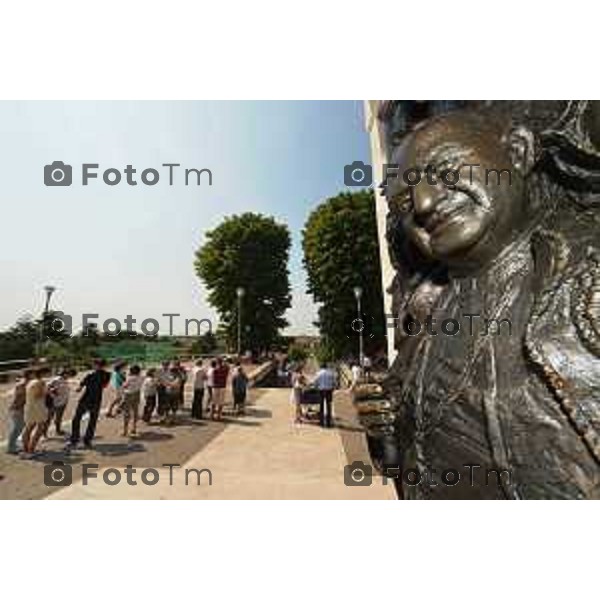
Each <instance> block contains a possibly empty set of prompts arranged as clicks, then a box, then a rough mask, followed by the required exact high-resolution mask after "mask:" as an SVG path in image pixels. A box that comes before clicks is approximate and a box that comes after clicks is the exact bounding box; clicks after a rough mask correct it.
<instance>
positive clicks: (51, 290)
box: [36, 285, 56, 359]
mask: <svg viewBox="0 0 600 600" xmlns="http://www.w3.org/2000/svg"><path fill="white" fill-rule="evenodd" d="M55 291H56V288H55V287H54V286H53V285H45V286H44V292H46V302H45V304H44V312H43V313H42V321H41V323H40V327H39V329H38V341H37V350H36V358H38V359H39V357H40V354H41V352H42V334H43V328H44V324H45V322H46V316H47V315H48V311H49V310H50V298H52V294H53V293H54V292H55Z"/></svg>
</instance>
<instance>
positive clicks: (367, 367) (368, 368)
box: [362, 355, 372, 382]
mask: <svg viewBox="0 0 600 600" xmlns="http://www.w3.org/2000/svg"><path fill="white" fill-rule="evenodd" d="M362 366H363V371H364V372H365V380H366V381H367V382H369V381H370V380H371V366H372V363H371V359H370V358H369V357H368V356H366V355H365V356H363V364H362Z"/></svg>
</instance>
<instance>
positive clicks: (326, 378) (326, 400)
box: [312, 363, 337, 427]
mask: <svg viewBox="0 0 600 600" xmlns="http://www.w3.org/2000/svg"><path fill="white" fill-rule="evenodd" d="M312 385H313V386H314V387H316V388H317V389H318V390H319V393H320V395H321V407H320V411H319V421H320V423H321V427H333V418H332V413H331V410H332V403H333V390H334V389H335V388H336V387H337V377H336V374H335V372H334V371H333V369H331V368H329V366H328V365H327V364H325V363H323V364H322V365H321V368H320V369H319V371H318V372H317V375H316V376H315V378H314V380H313V382H312Z"/></svg>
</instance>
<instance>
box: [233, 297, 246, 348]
mask: <svg viewBox="0 0 600 600" xmlns="http://www.w3.org/2000/svg"><path fill="white" fill-rule="evenodd" d="M235 293H236V294H237V303H238V306H237V309H238V310H237V354H238V356H241V354H242V298H243V296H244V293H245V290H244V288H243V287H239V288H237V289H236V290H235Z"/></svg>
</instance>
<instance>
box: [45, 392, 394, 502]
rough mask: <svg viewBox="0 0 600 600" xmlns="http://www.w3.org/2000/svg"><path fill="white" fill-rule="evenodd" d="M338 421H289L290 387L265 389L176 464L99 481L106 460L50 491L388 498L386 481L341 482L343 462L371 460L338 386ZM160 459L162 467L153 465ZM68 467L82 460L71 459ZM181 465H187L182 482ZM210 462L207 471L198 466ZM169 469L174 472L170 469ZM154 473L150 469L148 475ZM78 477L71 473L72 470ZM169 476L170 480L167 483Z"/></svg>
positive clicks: (108, 495)
mask: <svg viewBox="0 0 600 600" xmlns="http://www.w3.org/2000/svg"><path fill="white" fill-rule="evenodd" d="M336 396H337V399H336V405H337V407H336V408H338V413H337V417H338V418H337V421H336V428H334V429H329V430H327V429H321V428H319V427H317V426H315V425H312V424H301V425H295V424H293V423H292V422H291V412H292V411H291V406H290V403H289V390H287V389H269V390H264V391H263V392H262V393H260V394H259V395H258V398H257V400H256V403H255V405H254V406H251V407H249V409H248V415H247V416H246V417H243V418H241V419H239V421H237V426H235V427H227V428H225V429H224V430H223V431H222V432H221V433H219V435H217V436H216V437H214V438H213V439H212V440H211V441H210V442H209V443H208V444H207V445H205V446H204V447H203V448H202V449H201V450H200V451H198V452H197V453H196V454H194V455H193V456H192V457H191V458H189V459H188V460H187V461H186V462H185V463H184V464H182V465H181V467H173V468H172V469H169V468H168V467H161V465H156V464H148V465H147V466H146V467H144V466H140V465H139V464H138V465H136V467H135V468H136V472H135V473H132V474H131V475H130V477H131V478H132V480H133V481H137V482H138V484H137V485H136V486H133V485H129V484H128V483H127V476H126V473H125V470H124V468H123V466H122V464H121V465H118V464H116V465H115V467H116V468H117V469H118V471H119V472H120V475H121V481H120V483H118V484H117V485H107V484H106V483H104V481H103V477H104V475H105V474H106V475H107V476H108V477H109V480H110V479H111V478H112V477H116V473H115V472H114V471H111V472H108V471H110V467H107V466H106V465H103V466H102V467H101V468H100V469H99V470H98V471H96V474H97V478H95V479H90V480H89V483H88V485H83V480H82V479H77V480H76V481H74V482H73V484H72V485H71V486H69V487H65V488H59V489H58V490H57V491H56V492H55V493H53V494H51V495H50V496H49V498H50V499H393V498H394V497H395V496H394V491H393V488H392V486H391V485H383V484H382V482H381V479H380V478H378V477H377V478H375V477H374V478H373V483H372V485H370V486H357V487H350V486H346V485H345V484H344V466H345V465H346V464H349V463H351V462H353V461H355V460H363V461H365V462H367V461H368V457H367V451H366V448H365V445H364V439H363V438H364V436H363V434H362V433H361V432H360V430H359V428H358V427H357V426H356V423H355V421H354V417H353V412H352V409H351V406H349V399H348V398H347V395H346V394H345V393H344V392H339V393H338V394H336ZM158 467H160V468H158ZM73 468H81V465H76V466H74V467H73ZM144 468H152V469H155V470H156V471H157V472H158V476H159V480H158V483H156V484H155V485H144V484H143V483H142V471H143V470H144ZM186 469H195V471H189V473H188V481H187V485H186ZM203 469H209V470H210V474H211V475H212V485H209V473H208V471H204V472H203V473H201V474H200V485H198V483H197V480H198V472H199V471H201V470H203ZM171 474H172V479H171V478H170V475H171ZM154 476H155V474H154V473H152V472H147V480H148V481H151V480H152V479H153V478H154ZM74 479H75V478H74ZM171 481H172V483H171Z"/></svg>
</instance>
